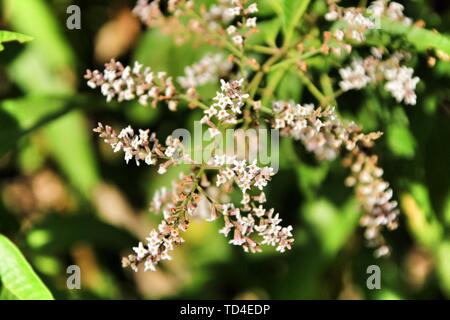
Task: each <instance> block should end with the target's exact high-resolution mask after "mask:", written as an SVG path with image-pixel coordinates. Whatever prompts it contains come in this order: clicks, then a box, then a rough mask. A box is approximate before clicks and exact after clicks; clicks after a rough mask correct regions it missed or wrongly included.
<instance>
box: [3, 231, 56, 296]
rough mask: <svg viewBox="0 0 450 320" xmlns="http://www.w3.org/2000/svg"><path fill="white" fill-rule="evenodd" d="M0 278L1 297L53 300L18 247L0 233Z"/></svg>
mask: <svg viewBox="0 0 450 320" xmlns="http://www.w3.org/2000/svg"><path fill="white" fill-rule="evenodd" d="M0 280H1V284H2V290H1V293H0V296H1V297H2V299H3V298H8V299H20V300H53V296H52V294H51V293H50V291H49V290H48V289H47V287H46V286H45V284H44V283H43V282H42V280H41V279H39V277H38V276H37V275H36V273H35V272H34V271H33V268H32V267H31V266H30V264H29V263H28V262H27V261H26V260H25V257H24V256H23V255H22V253H21V252H20V251H19V249H18V248H17V247H16V246H15V245H14V244H13V243H12V242H11V241H10V240H9V239H8V238H6V237H5V236H3V235H0Z"/></svg>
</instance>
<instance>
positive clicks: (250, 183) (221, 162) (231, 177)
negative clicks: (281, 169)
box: [209, 155, 274, 200]
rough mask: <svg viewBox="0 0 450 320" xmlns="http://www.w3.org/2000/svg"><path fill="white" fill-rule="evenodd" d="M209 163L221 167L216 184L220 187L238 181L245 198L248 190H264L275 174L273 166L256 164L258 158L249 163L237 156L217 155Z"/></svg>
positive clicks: (237, 183)
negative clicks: (261, 166)
mask: <svg viewBox="0 0 450 320" xmlns="http://www.w3.org/2000/svg"><path fill="white" fill-rule="evenodd" d="M209 165H211V166H213V167H217V168H219V173H218V174H217V180H216V185H217V186H218V187H219V186H221V185H222V184H226V183H231V184H232V183H236V185H237V186H238V187H239V188H240V189H241V191H242V193H243V195H244V200H245V199H246V196H247V194H246V193H247V191H249V190H251V189H253V188H257V189H259V190H263V188H264V187H265V186H266V185H267V182H268V181H270V179H271V177H272V176H273V175H274V172H273V169H272V168H270V167H263V168H260V167H258V166H257V165H256V160H254V161H253V162H252V163H251V164H249V163H248V162H247V161H246V160H238V159H236V157H235V156H227V155H222V156H218V155H216V156H214V158H212V159H210V161H209Z"/></svg>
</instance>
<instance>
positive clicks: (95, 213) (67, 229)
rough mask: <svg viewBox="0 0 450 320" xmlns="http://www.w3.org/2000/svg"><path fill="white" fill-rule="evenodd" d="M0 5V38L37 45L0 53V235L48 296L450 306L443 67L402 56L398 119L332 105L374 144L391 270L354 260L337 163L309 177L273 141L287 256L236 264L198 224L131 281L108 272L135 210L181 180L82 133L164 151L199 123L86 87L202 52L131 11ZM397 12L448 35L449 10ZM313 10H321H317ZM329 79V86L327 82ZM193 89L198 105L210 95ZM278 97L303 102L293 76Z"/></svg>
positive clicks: (366, 103) (360, 243) (130, 238)
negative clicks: (406, 67) (134, 136)
mask: <svg viewBox="0 0 450 320" xmlns="http://www.w3.org/2000/svg"><path fill="white" fill-rule="evenodd" d="M206 2H208V1H206ZM209 2H210V1H209ZM260 2H261V8H263V9H264V8H265V6H264V1H258V3H260ZM400 2H402V1H400ZM0 3H1V6H0V29H1V30H10V31H16V32H20V33H23V34H26V35H29V36H32V37H33V38H34V40H33V41H30V42H27V43H25V44H20V43H17V42H14V43H7V44H4V45H5V49H4V50H3V51H2V52H1V53H0V233H1V234H3V235H5V236H7V237H8V238H9V239H11V240H12V241H13V242H14V243H15V244H16V245H17V246H18V248H19V249H20V250H21V251H22V253H23V254H24V255H25V257H26V258H27V260H28V261H29V262H30V264H31V265H32V266H33V268H34V269H35V271H36V272H37V274H38V275H39V276H40V277H41V279H42V280H43V281H44V282H45V284H46V285H47V286H48V287H49V289H50V290H51V292H52V293H53V295H54V296H55V298H57V299H132V298H134V299H174V298H194V299H195V298H200V299H212V298H236V299H245V298H253V299H258V298H263V299H443V298H450V233H449V230H450V189H449V185H450V168H449V165H450V146H449V139H450V86H449V83H450V82H449V80H450V62H443V61H437V63H435V64H433V63H431V62H430V60H429V58H428V57H427V55H426V53H422V54H419V55H418V56H417V57H413V60H412V61H411V64H412V65H413V66H414V68H415V74H416V75H417V76H419V77H420V78H421V80H422V81H421V82H420V84H419V85H418V90H417V94H418V102H417V105H416V106H413V107H411V106H404V105H399V104H397V103H395V101H394V99H392V98H390V97H389V96H388V95H387V94H386V93H385V92H382V91H381V90H378V89H376V88H371V89H368V90H365V91H363V92H350V93H348V94H347V95H344V96H342V97H340V99H339V105H340V106H341V109H340V112H341V113H342V114H344V116H346V117H348V118H351V119H355V120H357V121H358V122H359V123H360V124H361V125H362V127H363V128H364V130H365V131H370V130H381V131H384V132H385V135H384V136H383V137H382V138H381V139H380V140H379V141H378V144H377V147H376V151H377V153H378V154H379V155H380V163H381V165H382V167H383V168H384V170H385V177H386V180H387V181H390V182H391V184H392V187H393V189H394V193H395V197H396V199H397V200H398V201H399V203H400V208H401V217H400V228H399V229H398V230H397V231H394V232H391V233H389V234H387V240H388V243H389V244H390V245H392V247H393V250H392V255H391V256H390V257H388V258H385V259H375V258H373V251H372V249H370V248H366V247H365V245H364V240H363V235H362V232H361V229H360V228H359V226H358V219H359V217H360V212H359V211H358V207H357V204H356V202H355V199H354V198H353V195H352V190H350V189H347V188H345V187H344V186H343V181H344V178H345V176H346V170H345V169H342V168H341V165H340V163H339V161H340V160H339V159H338V160H336V161H334V162H331V163H317V162H316V161H315V160H314V159H313V157H312V156H311V155H309V154H307V153H306V152H305V151H304V150H303V149H302V148H301V147H300V146H298V145H296V144H294V143H293V142H292V141H289V140H287V139H285V140H283V141H282V144H281V151H280V155H281V156H280V161H281V163H280V171H279V173H278V174H277V175H276V176H275V177H274V179H273V182H272V183H271V184H270V185H269V188H268V192H267V194H268V201H269V205H270V206H273V207H275V208H276V210H277V211H279V212H280V214H281V216H282V217H284V219H285V221H286V223H289V224H292V225H293V227H294V230H295V238H296V242H295V246H294V248H293V250H291V251H290V252H288V253H285V254H278V253H276V252H275V251H273V250H270V249H268V250H265V251H264V253H261V254H256V255H250V254H245V253H244V252H242V249H241V248H239V247H233V246H231V245H229V244H228V243H227V240H226V239H225V238H224V237H223V236H222V235H220V234H218V230H219V228H220V227H221V226H220V223H219V222H217V223H208V222H201V221H195V222H193V224H192V226H191V228H190V230H189V232H186V233H185V236H184V238H185V240H186V242H185V243H184V244H183V245H182V246H180V247H178V248H177V249H176V250H175V252H174V260H173V261H171V262H169V263H165V264H162V265H161V267H160V269H159V270H158V271H157V272H153V273H151V272H148V273H144V272H139V273H136V274H135V273H132V272H130V271H129V270H123V269H122V268H121V264H120V259H121V256H123V255H125V254H127V253H129V251H130V249H131V247H132V246H134V245H135V243H136V242H137V241H139V240H138V239H143V238H144V237H145V235H146V234H147V232H148V231H149V230H150V229H151V228H152V226H154V225H155V224H157V223H158V222H159V220H160V219H161V217H159V216H155V215H154V214H152V213H150V212H149V211H148V204H149V202H150V199H151V198H152V195H153V193H154V191H155V190H157V189H158V188H160V187H162V186H170V183H171V180H172V179H174V178H176V177H177V176H178V173H179V172H180V171H181V170H183V168H178V169H172V170H171V171H169V173H168V174H166V175H164V176H160V175H158V174H157V173H156V172H155V170H153V169H152V168H149V167H142V166H141V167H136V166H134V165H129V166H127V165H126V164H125V163H124V161H123V159H122V157H121V156H120V155H116V154H113V153H112V152H111V150H110V148H109V146H108V145H106V144H103V143H102V142H101V141H100V139H97V138H96V137H95V135H94V134H93V133H92V128H94V127H95V126H96V123H97V122H98V121H102V122H103V123H107V124H110V125H112V126H114V127H116V128H122V127H125V126H127V125H128V124H130V125H132V126H133V127H136V128H146V127H148V128H150V129H151V130H153V131H156V132H158V135H159V136H161V137H165V136H166V135H167V134H169V133H170V132H171V131H172V130H173V129H175V128H181V127H184V128H190V127H191V126H192V123H193V120H195V119H199V118H200V117H201V116H200V112H198V111H189V110H186V108H184V110H182V111H180V112H178V113H170V112H168V111H167V110H166V108H159V109H152V108H144V107H142V106H139V105H137V104H135V103H122V104H120V105H118V104H116V103H110V104H106V102H105V101H104V98H103V97H102V96H101V95H100V93H99V92H92V91H90V90H89V88H87V86H86V84H85V82H84V81H83V74H84V72H85V70H86V69H87V68H90V69H94V68H102V66H103V63H105V62H107V61H109V60H110V59H111V58H117V59H119V60H120V61H122V62H123V63H131V62H133V61H134V60H138V61H140V62H141V63H143V64H144V65H148V66H151V67H152V68H153V69H154V70H158V71H159V70H166V71H168V73H169V74H171V75H174V76H178V75H181V74H182V73H183V69H184V67H185V66H187V65H189V64H192V63H193V62H195V61H197V60H198V59H199V58H200V57H201V56H202V55H203V53H205V52H206V51H210V50H212V49H211V48H208V47H195V48H193V45H192V44H190V43H186V44H183V45H181V46H180V45H177V44H176V43H174V41H173V40H172V38H170V37H168V36H166V35H164V34H163V33H161V32H160V31H159V30H146V29H145V28H144V27H143V26H142V25H141V23H140V22H139V20H138V19H137V18H135V17H134V16H133V15H132V13H131V8H132V7H133V5H134V1H120V0H112V1H106V0H105V1H100V0H89V1H88V0H85V1H75V0H3V1H0ZM402 3H403V4H405V5H406V14H407V15H408V16H410V17H413V18H414V19H416V20H418V19H422V20H423V21H424V22H425V25H426V27H427V28H428V29H433V28H435V29H437V30H439V32H441V33H443V34H445V33H447V34H448V33H449V32H450V3H449V2H448V1H431V0H429V1H426V0H415V1H403V2H402ZM71 4H76V5H78V6H79V7H80V8H81V17H82V18H81V21H82V24H81V30H69V29H68V28H67V27H66V20H67V18H68V14H67V13H66V9H67V7H68V6H69V5H71ZM315 6H317V7H318V8H319V9H317V10H321V9H320V8H321V6H322V7H324V1H316V4H315ZM261 14H262V15H263V16H264V18H265V19H270V18H271V17H273V15H274V13H273V12H271V11H270V10H262V13H261ZM391 40H392V42H393V43H394V46H395V39H391ZM318 64H319V65H320V61H319V63H318ZM333 72H334V73H333ZM330 75H331V76H332V77H335V78H337V73H336V70H334V71H331V73H330ZM202 90H203V92H202V93H203V94H204V96H209V97H211V96H212V95H213V94H214V92H215V90H216V88H215V86H210V87H206V88H203V89H202ZM276 94H277V95H278V96H279V97H283V96H284V95H287V94H288V95H289V96H290V97H295V98H296V99H298V101H304V99H307V98H308V97H303V96H302V85H301V83H300V81H298V79H292V78H287V80H286V82H285V85H283V86H281V88H280V89H279V92H277V93H276ZM1 263H2V261H0V264H1ZM73 264H76V265H78V266H80V268H81V273H82V274H81V286H82V289H81V290H68V289H67V287H66V279H67V276H68V275H67V273H66V268H67V267H68V266H69V265H73ZM373 264H376V265H379V266H380V268H381V279H382V280H381V285H382V290H369V289H367V287H366V279H367V277H368V275H367V273H366V269H367V267H368V266H369V265H373Z"/></svg>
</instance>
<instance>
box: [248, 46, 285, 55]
mask: <svg viewBox="0 0 450 320" xmlns="http://www.w3.org/2000/svg"><path fill="white" fill-rule="evenodd" d="M245 49H248V50H249V51H254V52H258V53H264V54H269V55H275V54H277V52H278V51H279V49H278V48H273V47H265V46H260V45H246V46H245Z"/></svg>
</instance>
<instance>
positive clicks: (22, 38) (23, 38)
mask: <svg viewBox="0 0 450 320" xmlns="http://www.w3.org/2000/svg"><path fill="white" fill-rule="evenodd" d="M31 40H33V38H32V37H29V36H27V35H24V34H21V33H17V32H12V31H6V30H0V51H2V50H3V49H4V48H5V47H4V46H3V43H5V42H11V41H18V42H20V43H24V42H27V41H31Z"/></svg>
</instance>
